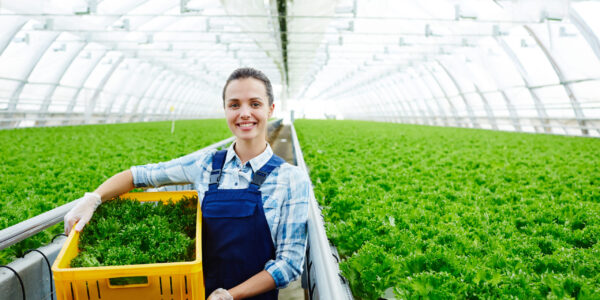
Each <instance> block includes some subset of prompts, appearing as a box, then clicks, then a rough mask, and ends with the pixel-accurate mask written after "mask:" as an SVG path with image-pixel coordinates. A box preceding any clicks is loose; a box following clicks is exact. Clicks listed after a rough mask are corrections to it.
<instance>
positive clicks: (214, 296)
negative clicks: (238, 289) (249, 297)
mask: <svg viewBox="0 0 600 300" xmlns="http://www.w3.org/2000/svg"><path fill="white" fill-rule="evenodd" d="M207 300H233V297H232V296H231V294H229V292H228V291H227V290H226V289H222V288H218V289H216V290H215V291H214V292H212V293H211V294H210V296H208V298H207Z"/></svg>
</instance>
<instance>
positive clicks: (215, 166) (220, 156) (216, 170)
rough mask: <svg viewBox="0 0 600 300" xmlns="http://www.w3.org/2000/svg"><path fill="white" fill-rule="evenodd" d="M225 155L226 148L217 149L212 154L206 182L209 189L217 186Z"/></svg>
mask: <svg viewBox="0 0 600 300" xmlns="http://www.w3.org/2000/svg"><path fill="white" fill-rule="evenodd" d="M226 156H227V150H221V151H217V152H216V153H215V155H214V156H213V161H212V171H211V172H210V182H209V183H208V188H209V189H216V188H217V187H218V186H219V181H220V180H221V173H222V170H223V165H224V164H225V157H226Z"/></svg>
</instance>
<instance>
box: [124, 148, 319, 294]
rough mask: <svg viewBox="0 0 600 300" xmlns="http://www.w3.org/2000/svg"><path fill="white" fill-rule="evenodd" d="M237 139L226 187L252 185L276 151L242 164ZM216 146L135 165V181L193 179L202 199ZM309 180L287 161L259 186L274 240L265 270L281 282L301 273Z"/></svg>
mask: <svg viewBox="0 0 600 300" xmlns="http://www.w3.org/2000/svg"><path fill="white" fill-rule="evenodd" d="M234 144H235V143H234ZM234 144H232V145H231V146H229V148H228V149H227V156H226V157H225V164H224V166H223V173H222V175H221V180H220V183H219V188H222V189H245V188H247V187H248V185H249V184H250V181H251V179H252V174H253V172H255V171H258V170H259V169H260V168H261V167H262V166H263V165H264V164H266V163H267V161H268V160H269V159H270V158H271V156H272V155H273V150H272V149H271V147H270V146H269V145H268V144H267V149H265V151H264V152H263V153H261V154H260V155H258V156H257V157H255V158H253V159H251V160H250V161H248V162H247V163H246V164H245V165H244V166H242V165H241V163H242V162H241V160H240V158H239V157H238V156H237V154H236V153H235V151H234V150H233V146H234ZM215 152H216V150H214V149H212V150H205V151H203V150H200V151H196V152H194V153H191V154H188V155H186V156H183V157H180V158H177V159H174V160H171V161H168V162H161V163H157V164H148V165H143V166H134V167H131V172H132V173H133V183H134V185H135V186H136V187H148V186H153V187H159V186H163V185H171V184H185V183H191V184H192V185H193V186H194V188H195V189H196V190H197V191H198V195H200V197H199V198H200V199H199V202H200V203H199V204H200V205H201V204H202V198H203V195H204V192H205V191H206V190H208V183H209V179H210V171H212V158H213V155H214V153H215ZM309 186H310V184H309V178H308V176H307V174H306V173H304V172H302V170H301V169H300V168H298V167H296V166H292V165H290V164H288V163H284V164H282V165H281V166H280V167H279V168H276V169H275V170H273V172H272V173H271V174H270V175H269V176H268V177H267V179H266V180H265V182H264V183H263V184H262V185H261V187H260V191H261V193H262V202H263V207H264V211H265V217H266V219H267V223H268V224H269V228H270V231H271V238H272V239H273V245H275V259H274V260H269V261H268V262H267V263H266V264H265V270H267V272H269V273H270V274H271V276H273V279H274V280H275V285H276V286H277V288H283V287H286V286H287V285H288V284H289V283H290V282H291V281H293V280H295V279H296V278H297V277H298V276H300V274H301V273H302V264H303V262H304V253H305V247H306V235H307V218H308V198H309Z"/></svg>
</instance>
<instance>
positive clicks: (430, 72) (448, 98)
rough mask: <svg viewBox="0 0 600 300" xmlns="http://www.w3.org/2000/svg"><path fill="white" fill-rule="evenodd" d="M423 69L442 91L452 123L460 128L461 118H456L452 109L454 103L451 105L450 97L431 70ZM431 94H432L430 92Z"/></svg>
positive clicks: (455, 112)
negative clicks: (452, 119)
mask: <svg viewBox="0 0 600 300" xmlns="http://www.w3.org/2000/svg"><path fill="white" fill-rule="evenodd" d="M423 69H424V70H425V71H427V72H428V73H429V75H431V78H433V81H434V82H435V84H436V85H437V86H438V87H439V88H440V91H442V94H443V95H444V99H446V101H447V102H448V105H449V106H450V112H451V113H452V116H453V117H454V122H456V126H458V127H461V125H462V121H461V118H460V117H459V116H458V112H457V111H456V107H454V103H452V100H451V99H450V97H449V96H448V93H447V92H446V90H445V89H444V87H443V86H442V83H441V82H440V80H439V79H438V78H437V77H436V76H435V74H434V72H433V71H432V70H430V69H429V68H428V67H427V66H425V65H423ZM432 94H433V92H432Z"/></svg>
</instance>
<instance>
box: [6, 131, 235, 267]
mask: <svg viewBox="0 0 600 300" xmlns="http://www.w3.org/2000/svg"><path fill="white" fill-rule="evenodd" d="M229 136H231V132H230V131H229V130H228V128H227V125H226V123H225V121H224V120H222V119H217V120H190V121H177V124H176V127H175V133H174V134H171V122H152V123H130V124H110V125H89V126H88V125H86V126H67V127H46V128H26V129H15V130H0V145H2V147H0V161H2V164H0V229H4V228H6V227H8V226H11V225H14V224H17V223H19V222H21V221H24V220H26V219H28V218H31V217H33V216H36V215H38V214H41V213H43V212H45V211H48V210H50V209H53V208H55V207H58V206H60V205H63V204H65V203H68V202H70V201H73V200H75V199H77V198H79V197H81V196H83V193H85V192H89V191H93V190H94V189H95V188H96V187H98V185H100V184H101V183H102V182H103V181H104V180H106V179H108V178H109V177H110V176H112V175H114V174H116V173H118V172H120V171H122V170H125V169H128V168H129V167H131V166H134V165H141V164H147V163H153V162H160V161H166V160H170V159H173V158H177V157H179V156H183V155H185V154H188V153H191V152H194V151H196V150H198V149H201V148H203V147H206V146H208V145H210V144H212V143H215V142H217V141H219V140H222V139H225V138H227V137H229ZM62 228H63V225H62V223H61V224H57V225H55V226H53V227H51V228H50V229H48V230H46V231H44V232H41V233H39V234H37V235H36V236H33V237H31V238H29V239H27V240H25V241H23V242H20V243H18V244H16V245H14V246H12V247H10V248H7V249H4V250H2V251H0V264H7V263H9V262H10V261H11V260H13V259H14V257H15V256H16V255H21V253H23V251H24V250H27V249H30V248H37V247H39V246H40V245H41V244H45V243H48V242H49V241H50V239H51V238H52V236H53V235H55V234H57V233H60V232H62Z"/></svg>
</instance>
